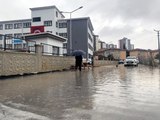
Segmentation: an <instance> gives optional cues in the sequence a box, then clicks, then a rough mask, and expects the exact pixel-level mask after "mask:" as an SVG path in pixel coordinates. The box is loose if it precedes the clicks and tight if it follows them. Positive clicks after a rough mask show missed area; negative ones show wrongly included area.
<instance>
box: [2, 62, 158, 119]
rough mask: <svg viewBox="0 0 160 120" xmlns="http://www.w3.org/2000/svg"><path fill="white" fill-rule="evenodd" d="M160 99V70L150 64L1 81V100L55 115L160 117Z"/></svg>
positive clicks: (28, 109)
mask: <svg viewBox="0 0 160 120" xmlns="http://www.w3.org/2000/svg"><path fill="white" fill-rule="evenodd" d="M159 99H160V71H159V69H157V68H150V67H146V66H139V67H124V66H123V65H120V66H119V67H118V68H116V67H115V66H107V67H99V68H94V69H90V70H82V71H81V72H79V71H66V72H55V73H46V74H38V75H33V76H24V77H23V76H21V77H15V78H10V79H8V80H3V81H0V103H2V104H3V105H6V106H9V107H12V108H16V109H19V110H23V111H30V112H33V113H36V114H39V115H42V116H46V117H48V118H51V119H55V120H57V119H60V120H82V119H85V120H119V118H121V119H123V120H135V119H137V120H138V119H145V120H151V119H154V120H159V117H160V115H159V112H160V101H159ZM0 113H1V111H0ZM0 116H1V114H0Z"/></svg>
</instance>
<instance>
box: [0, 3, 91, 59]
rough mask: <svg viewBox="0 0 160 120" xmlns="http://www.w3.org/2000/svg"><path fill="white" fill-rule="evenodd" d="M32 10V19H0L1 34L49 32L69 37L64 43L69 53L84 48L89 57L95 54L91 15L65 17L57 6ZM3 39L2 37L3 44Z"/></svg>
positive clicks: (18, 36) (18, 34)
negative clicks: (72, 17)
mask: <svg viewBox="0 0 160 120" xmlns="http://www.w3.org/2000/svg"><path fill="white" fill-rule="evenodd" d="M30 10H31V19H23V20H10V21H0V34H3V35H4V34H5V35H7V36H12V37H15V38H21V37H22V36H23V35H26V34H30V33H39V32H49V33H52V34H53V35H57V36H62V37H65V38H68V40H67V41H66V42H65V43H64V47H65V48H66V49H67V54H69V55H70V54H71V52H72V51H73V50H75V49H82V50H84V51H85V52H86V57H87V58H89V57H90V56H92V55H93V51H94V46H93V43H94V37H93V26H92V23H91V20H90V18H89V17H86V18H74V19H65V18H64V15H63V14H62V13H61V11H59V9H58V8H57V7H56V6H46V7H36V8H30ZM70 23H71V24H70ZM70 27H71V29H70ZM2 39H3V38H2V37H0V44H1V45H2V43H3V42H2Z"/></svg>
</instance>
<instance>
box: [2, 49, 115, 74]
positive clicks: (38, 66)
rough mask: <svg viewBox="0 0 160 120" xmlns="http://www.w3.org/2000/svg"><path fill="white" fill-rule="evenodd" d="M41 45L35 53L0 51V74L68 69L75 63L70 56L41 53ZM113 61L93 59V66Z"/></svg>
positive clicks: (104, 64)
mask: <svg viewBox="0 0 160 120" xmlns="http://www.w3.org/2000/svg"><path fill="white" fill-rule="evenodd" d="M41 51H42V47H41V46H36V53H25V52H12V51H0V76H10V75H23V74H31V73H41V72H49V71H57V70H60V71H61V70H64V69H70V68H71V66H74V64H75V58H74V57H72V56H51V55H42V52H41ZM116 63H117V62H115V61H106V60H95V61H94V66H95V67H97V66H106V65H113V64H116Z"/></svg>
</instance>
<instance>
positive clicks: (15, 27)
mask: <svg viewBox="0 0 160 120" xmlns="http://www.w3.org/2000/svg"><path fill="white" fill-rule="evenodd" d="M18 28H22V23H15V24H14V29H18Z"/></svg>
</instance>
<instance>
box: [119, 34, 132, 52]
mask: <svg viewBox="0 0 160 120" xmlns="http://www.w3.org/2000/svg"><path fill="white" fill-rule="evenodd" d="M119 48H120V49H121V50H131V42H130V39H128V38H125V37H124V38H123V39H120V40H119Z"/></svg>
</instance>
